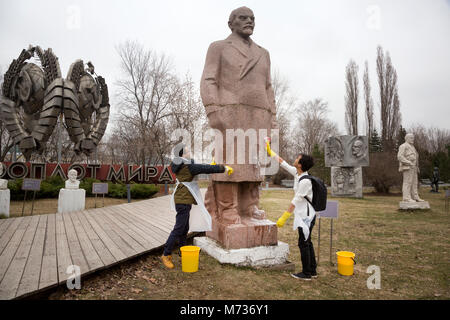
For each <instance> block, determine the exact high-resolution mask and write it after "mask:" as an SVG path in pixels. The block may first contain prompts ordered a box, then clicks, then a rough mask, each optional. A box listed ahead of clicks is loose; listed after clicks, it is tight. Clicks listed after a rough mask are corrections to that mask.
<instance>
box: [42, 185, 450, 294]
mask: <svg viewBox="0 0 450 320" xmlns="http://www.w3.org/2000/svg"><path fill="white" fill-rule="evenodd" d="M428 191H429V188H424V189H422V190H421V196H422V197H423V198H424V199H426V200H428V201H429V202H430V205H431V208H432V209H431V210H428V211H419V212H400V211H398V210H397V208H398V202H399V201H400V198H401V195H400V194H399V193H397V194H395V195H393V196H377V195H372V194H365V197H364V199H343V198H339V199H334V200H338V201H339V218H338V219H337V220H336V221H335V222H334V225H333V227H334V238H333V256H332V264H331V263H330V261H329V242H330V241H329V240H330V239H329V229H330V220H327V219H322V222H321V248H320V264H319V266H318V275H319V277H318V278H317V279H313V280H312V281H309V282H306V281H300V280H296V279H294V278H292V277H291V276H290V274H289V272H288V271H273V270H256V269H252V268H248V267H235V266H232V265H221V264H220V263H218V262H217V261H216V260H215V259H213V258H211V257H209V256H208V255H207V254H206V253H201V254H200V265H199V271H198V272H197V273H193V274H188V273H183V272H182V271H181V258H180V257H179V256H178V255H177V254H174V262H175V264H176V268H175V269H174V270H166V269H164V267H163V265H162V264H161V263H160V260H159V254H160V252H155V253H154V254H148V255H145V256H142V257H140V258H137V259H135V260H132V261H129V262H125V263H123V264H120V265H118V266H116V267H113V268H111V269H108V270H104V271H102V272H99V273H96V274H94V275H92V276H90V277H88V278H85V279H82V288H81V289H80V290H72V291H70V290H67V289H65V288H63V287H60V288H59V289H58V290H57V291H55V292H53V293H50V294H49V295H48V298H50V299H242V300H245V299H295V300H301V299H449V298H450V242H449V231H450V230H449V227H450V213H446V212H445V211H444V194H443V193H442V192H441V193H440V194H432V193H429V192H428ZM292 197H293V191H292V190H286V191H282V190H280V191H278V190H277V191H263V192H262V196H261V205H260V206H261V207H262V208H263V209H265V210H266V213H268V217H269V219H271V220H273V221H275V220H276V219H277V218H278V217H279V216H280V215H281V214H282V213H283V211H284V210H285V208H287V207H288V205H289V202H290V200H291V199H292ZM331 199H333V198H331ZM292 222H293V218H292V217H291V218H290V220H288V222H287V224H286V225H285V226H284V227H283V228H282V229H279V231H278V238H279V240H280V241H283V242H287V243H289V246H290V258H289V259H290V261H292V262H295V264H296V271H300V269H301V264H300V254H299V249H298V247H297V239H298V234H297V231H294V230H292ZM317 231H318V223H316V226H315V227H314V230H313V243H314V245H315V249H316V254H317V251H318V250H317V235H318V232H317ZM339 250H346V251H352V252H354V253H355V254H356V261H357V264H356V265H355V274H354V275H353V276H350V277H345V276H341V275H339V274H338V273H337V266H336V255H335V252H336V251H339ZM370 265H376V266H379V267H380V270H381V289H379V290H369V289H368V288H367V279H368V278H369V276H370V275H371V274H368V273H366V270H367V268H368V267H369V266H370Z"/></svg>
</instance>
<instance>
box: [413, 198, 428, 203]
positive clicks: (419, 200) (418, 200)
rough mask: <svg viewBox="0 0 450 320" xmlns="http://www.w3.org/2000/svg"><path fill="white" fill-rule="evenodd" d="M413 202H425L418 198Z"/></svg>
mask: <svg viewBox="0 0 450 320" xmlns="http://www.w3.org/2000/svg"><path fill="white" fill-rule="evenodd" d="M414 200H415V201H417V202H425V200H423V199H420V198H416V199H414Z"/></svg>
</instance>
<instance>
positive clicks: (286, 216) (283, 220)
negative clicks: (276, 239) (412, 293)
mask: <svg viewBox="0 0 450 320" xmlns="http://www.w3.org/2000/svg"><path fill="white" fill-rule="evenodd" d="M291 214H292V212H289V211H285V212H284V213H283V215H282V216H281V217H280V218H279V219H278V221H277V227H278V228H281V227H282V226H284V224H285V223H286V220H287V219H289V217H290V216H291Z"/></svg>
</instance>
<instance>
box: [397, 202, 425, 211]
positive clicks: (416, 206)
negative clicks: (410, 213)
mask: <svg viewBox="0 0 450 320" xmlns="http://www.w3.org/2000/svg"><path fill="white" fill-rule="evenodd" d="M399 206H400V210H424V209H430V204H429V203H428V201H423V202H409V201H400V204H399Z"/></svg>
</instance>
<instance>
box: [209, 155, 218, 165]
mask: <svg viewBox="0 0 450 320" xmlns="http://www.w3.org/2000/svg"><path fill="white" fill-rule="evenodd" d="M216 164H217V163H216V160H214V157H213V158H212V162H211V163H210V165H212V166H215V165H216Z"/></svg>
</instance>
